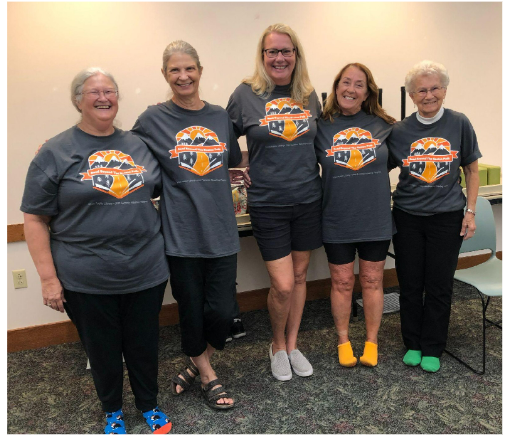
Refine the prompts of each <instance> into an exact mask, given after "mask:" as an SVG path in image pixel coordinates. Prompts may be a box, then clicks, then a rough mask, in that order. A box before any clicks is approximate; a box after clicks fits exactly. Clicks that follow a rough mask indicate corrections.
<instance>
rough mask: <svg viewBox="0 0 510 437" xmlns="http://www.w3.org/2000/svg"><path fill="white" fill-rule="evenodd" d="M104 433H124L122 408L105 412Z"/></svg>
mask: <svg viewBox="0 0 510 437" xmlns="http://www.w3.org/2000/svg"><path fill="white" fill-rule="evenodd" d="M104 433H105V434H126V425H124V414H123V413H122V409H120V410H117V411H114V412H113V413H106V426H105V427H104Z"/></svg>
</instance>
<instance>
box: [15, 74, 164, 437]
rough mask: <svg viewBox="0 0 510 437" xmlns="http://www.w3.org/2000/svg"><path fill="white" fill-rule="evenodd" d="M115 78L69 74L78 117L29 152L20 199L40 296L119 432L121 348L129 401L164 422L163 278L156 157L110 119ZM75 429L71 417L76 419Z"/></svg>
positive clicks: (151, 419) (154, 423)
mask: <svg viewBox="0 0 510 437" xmlns="http://www.w3.org/2000/svg"><path fill="white" fill-rule="evenodd" d="M118 92H119V90H118V86H117V83H116V82H115V79H114V78H113V76H112V75H111V74H109V73H107V72H105V71H104V70H103V69H101V68H96V67H94V68H88V69H86V70H83V71H81V72H80V73H78V74H77V75H76V77H75V78H74V80H73V82H72V85H71V101H72V103H73V105H74V107H75V108H76V110H77V111H78V112H80V114H81V119H80V121H79V122H78V124H77V125H76V126H73V127H71V128H70V129H68V130H66V131H64V132H62V133H61V134H59V135H57V136H55V137H53V138H52V139H50V140H49V141H48V142H47V143H46V144H44V145H43V146H42V147H41V149H40V150H39V152H38V153H37V155H36V157H35V158H34V159H33V160H32V163H31V164H30V168H29V169H28V174H27V178H26V184H25V192H24V194H23V200H22V203H21V210H22V211H23V212H24V219H25V237H26V241H27V245H28V249H29V251H30V254H31V256H32V259H33V261H34V264H35V266H36V268H37V272H38V273H39V276H40V278H41V286H42V297H43V304H44V305H46V306H48V307H49V308H51V309H53V310H56V311H60V312H64V310H65V311H66V313H67V314H68V316H69V318H70V319H71V320H72V322H73V323H74V324H75V326H76V328H77V330H78V334H79V336H80V339H81V341H82V343H83V346H84V348H85V351H86V353H87V356H88V358H89V361H90V367H91V373H92V377H93V379H94V385H95V387H96V391H97V395H98V397H99V400H100V401H101V404H102V408H103V411H104V412H105V413H106V426H105V428H104V432H105V434H125V433H126V428H125V425H124V415H123V413H122V391H123V390H122V389H123V380H124V370H123V365H122V357H123V356H124V359H125V362H126V366H127V370H128V374H129V380H130V383H131V388H132V391H133V394H134V397H135V405H136V408H137V409H139V410H140V411H141V412H142V415H143V417H144V419H145V421H146V422H147V424H148V425H149V427H150V430H151V432H153V433H157V434H166V433H168V432H170V429H171V427H172V424H171V423H170V422H169V420H168V418H167V416H166V415H165V414H164V413H163V412H162V411H161V410H160V409H159V408H158V403H157V395H158V382H157V378H158V339H159V311H160V309H161V304H162V302H163V296H164V293H165V287H166V283H167V280H168V266H167V264H166V259H165V254H164V247H163V236H162V235H161V232H160V228H161V220H160V217H159V214H158V211H157V210H156V209H155V208H154V206H153V205H152V202H151V198H154V197H157V196H158V195H159V194H158V193H159V191H160V190H161V174H160V169H159V166H158V163H157V161H156V160H155V159H154V157H153V156H152V154H151V153H150V151H149V150H148V149H147V147H146V146H145V144H144V143H143V142H142V141H141V140H140V139H139V138H137V137H136V136H134V135H133V134H132V133H131V132H124V131H121V130H120V129H116V128H115V127H114V125H113V122H114V120H115V117H116V115H117V110H118ZM76 432H77V433H79V432H80V429H79V427H77V428H76Z"/></svg>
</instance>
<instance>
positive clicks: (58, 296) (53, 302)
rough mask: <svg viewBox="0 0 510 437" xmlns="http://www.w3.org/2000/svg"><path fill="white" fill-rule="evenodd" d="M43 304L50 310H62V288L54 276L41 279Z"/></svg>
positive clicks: (63, 299) (63, 300)
mask: <svg viewBox="0 0 510 437" xmlns="http://www.w3.org/2000/svg"><path fill="white" fill-rule="evenodd" d="M41 286H42V297H43V304H44V305H46V306H48V307H50V308H51V309H52V310H55V311H60V312H61V313H63V312H64V302H66V300H65V298H64V289H63V288H62V284H61V283H60V281H59V280H58V278H57V277H56V276H55V277H53V278H51V279H46V280H41Z"/></svg>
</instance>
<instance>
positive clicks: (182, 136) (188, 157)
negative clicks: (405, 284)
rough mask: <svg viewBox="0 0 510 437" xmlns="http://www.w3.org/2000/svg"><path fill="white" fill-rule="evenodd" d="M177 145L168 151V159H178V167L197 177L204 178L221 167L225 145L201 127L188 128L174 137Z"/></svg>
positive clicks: (213, 134)
mask: <svg viewBox="0 0 510 437" xmlns="http://www.w3.org/2000/svg"><path fill="white" fill-rule="evenodd" d="M175 139H176V141H177V145H176V146H175V148H174V149H171V150H169V152H170V159H174V158H175V159H178V160H179V161H178V162H179V167H181V168H183V169H185V170H188V171H190V172H191V173H194V174H196V175H198V176H204V175H206V174H207V173H210V172H212V171H214V170H217V169H218V168H220V167H222V166H223V153H225V152H226V150H227V148H226V147H225V144H226V143H222V142H220V140H219V138H218V135H216V133H215V132H213V131H212V130H210V129H207V128H206V127H202V126H190V127H187V128H186V129H183V130H181V131H180V132H179V133H178V134H177V135H176V136H175Z"/></svg>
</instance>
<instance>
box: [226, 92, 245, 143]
mask: <svg viewBox="0 0 510 437" xmlns="http://www.w3.org/2000/svg"><path fill="white" fill-rule="evenodd" d="M235 94H236V91H234V92H233V93H232V95H231V96H230V98H229V99H228V104H227V112H228V115H229V117H230V120H231V121H232V125H233V127H234V133H235V136H236V138H239V137H240V136H242V135H244V126H243V114H242V112H241V107H240V106H239V104H238V102H237V101H236V97H235Z"/></svg>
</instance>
